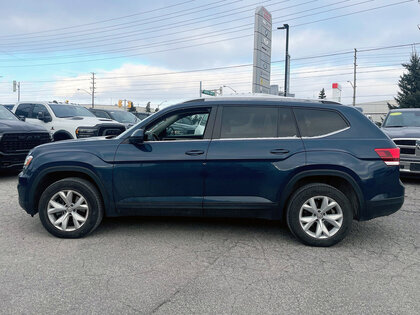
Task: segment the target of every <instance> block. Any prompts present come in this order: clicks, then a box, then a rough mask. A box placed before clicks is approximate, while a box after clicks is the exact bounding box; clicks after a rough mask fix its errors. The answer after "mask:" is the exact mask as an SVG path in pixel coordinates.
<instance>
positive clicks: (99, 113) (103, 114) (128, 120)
mask: <svg viewBox="0 0 420 315" xmlns="http://www.w3.org/2000/svg"><path fill="white" fill-rule="evenodd" d="M89 111H90V112H91V113H92V114H94V115H95V116H96V117H100V118H108V119H113V120H115V121H118V122H119V123H122V124H123V125H124V126H125V127H126V128H127V129H128V128H131V127H133V126H134V125H135V124H137V123H138V122H139V121H140V119H139V118H137V117H136V116H135V115H133V114H132V113H130V112H126V111H124V110H118V109H113V110H112V109H98V108H89Z"/></svg>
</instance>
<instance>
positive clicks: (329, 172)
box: [279, 169, 365, 216]
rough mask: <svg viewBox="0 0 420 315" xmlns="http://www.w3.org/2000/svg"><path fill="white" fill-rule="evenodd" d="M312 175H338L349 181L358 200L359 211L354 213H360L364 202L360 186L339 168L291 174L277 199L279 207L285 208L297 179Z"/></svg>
mask: <svg viewBox="0 0 420 315" xmlns="http://www.w3.org/2000/svg"><path fill="white" fill-rule="evenodd" d="M313 176H335V177H340V178H342V179H344V180H346V181H347V182H349V183H350V185H351V186H352V187H353V189H354V191H355V192H356V196H357V199H358V202H359V211H358V212H357V213H356V215H357V216H359V215H360V213H361V212H362V211H363V209H364V206H365V202H364V197H363V193H362V190H361V189H360V186H359V185H358V184H357V182H356V180H355V179H354V178H353V177H352V176H351V175H349V174H347V173H346V172H343V171H339V170H327V169H315V170H308V171H302V172H300V173H298V174H296V175H295V176H293V177H292V178H291V180H290V181H289V182H288V183H287V185H286V187H285V188H284V190H283V191H282V193H281V197H280V201H279V205H280V209H284V210H286V209H285V207H286V206H287V201H288V199H289V197H290V196H291V195H292V193H293V190H292V188H293V186H294V185H295V184H296V183H297V182H298V181H299V180H301V179H303V178H305V177H313Z"/></svg>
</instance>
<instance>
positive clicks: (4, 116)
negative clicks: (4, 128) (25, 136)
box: [0, 105, 18, 120]
mask: <svg viewBox="0 0 420 315" xmlns="http://www.w3.org/2000/svg"><path fill="white" fill-rule="evenodd" d="M0 120H18V119H17V117H16V116H15V115H13V114H12V113H11V112H10V110H8V109H7V108H5V107H4V106H2V105H0Z"/></svg>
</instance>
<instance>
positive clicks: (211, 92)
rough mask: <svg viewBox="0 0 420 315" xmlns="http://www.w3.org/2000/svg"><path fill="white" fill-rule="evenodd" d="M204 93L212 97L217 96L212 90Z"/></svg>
mask: <svg viewBox="0 0 420 315" xmlns="http://www.w3.org/2000/svg"><path fill="white" fill-rule="evenodd" d="M202 93H203V94H206V95H210V96H216V92H214V91H210V90H203V91H202Z"/></svg>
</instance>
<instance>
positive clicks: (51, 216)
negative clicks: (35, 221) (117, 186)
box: [38, 178, 103, 238]
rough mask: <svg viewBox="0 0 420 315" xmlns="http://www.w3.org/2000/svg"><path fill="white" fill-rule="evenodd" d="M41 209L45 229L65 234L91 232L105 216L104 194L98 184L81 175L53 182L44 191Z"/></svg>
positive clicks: (69, 236)
mask: <svg viewBox="0 0 420 315" xmlns="http://www.w3.org/2000/svg"><path fill="white" fill-rule="evenodd" d="M38 210H39V218H40V219H41V223H42V225H43V226H44V227H45V229H46V230H47V231H48V232H50V233H51V234H52V235H54V236H57V237H62V238H79V237H83V236H85V235H87V234H88V233H90V232H92V231H93V230H94V229H96V228H97V226H98V225H99V223H100V222H101V220H102V217H103V204H102V198H101V195H100V194H99V192H98V190H97V189H96V187H95V186H94V185H92V184H91V183H90V182H88V181H86V180H84V179H81V178H66V179H62V180H59V181H57V182H55V183H53V184H51V185H50V186H49V187H48V188H47V189H45V191H44V192H43V193H42V195H41V198H40V201H39V209H38Z"/></svg>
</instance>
